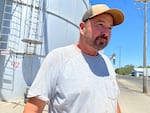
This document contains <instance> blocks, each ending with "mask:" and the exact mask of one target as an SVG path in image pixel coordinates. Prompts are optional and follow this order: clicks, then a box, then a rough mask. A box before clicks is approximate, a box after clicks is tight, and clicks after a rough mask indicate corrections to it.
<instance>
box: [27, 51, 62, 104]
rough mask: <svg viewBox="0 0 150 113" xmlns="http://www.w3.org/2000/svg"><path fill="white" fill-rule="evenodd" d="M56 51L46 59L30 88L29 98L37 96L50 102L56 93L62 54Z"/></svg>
mask: <svg viewBox="0 0 150 113" xmlns="http://www.w3.org/2000/svg"><path fill="white" fill-rule="evenodd" d="M56 53H57V52H56V51H52V52H50V53H49V54H48V55H47V56H46V58H45V59H44V61H43V63H42V65H41V67H40V69H39V71H38V73H37V75H36V77H35V80H34V81H33V83H32V85H31V87H30V89H29V92H28V98H31V97H37V98H39V99H41V100H43V101H45V102H47V103H49V102H50V99H51V98H53V96H54V95H55V87H56V82H57V77H58V75H59V74H60V70H61V65H60V64H61V58H60V54H56Z"/></svg>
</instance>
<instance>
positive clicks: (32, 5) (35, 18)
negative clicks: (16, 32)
mask: <svg viewBox="0 0 150 113" xmlns="http://www.w3.org/2000/svg"><path fill="white" fill-rule="evenodd" d="M27 4H28V7H27V10H26V17H25V26H24V38H23V39H22V41H23V42H25V44H26V48H25V53H26V54H32V55H37V54H39V55H40V54H41V47H42V40H43V39H42V37H43V0H27ZM37 48H38V49H37ZM37 52H38V53H37Z"/></svg>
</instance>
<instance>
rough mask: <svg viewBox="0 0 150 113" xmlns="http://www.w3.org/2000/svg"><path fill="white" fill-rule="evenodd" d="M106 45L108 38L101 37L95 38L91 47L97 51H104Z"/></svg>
mask: <svg viewBox="0 0 150 113" xmlns="http://www.w3.org/2000/svg"><path fill="white" fill-rule="evenodd" d="M107 44H108V37H106V36H104V35H101V36H98V37H96V38H95V40H94V42H93V46H94V48H95V49H97V50H102V49H104V48H105V47H106V46H107Z"/></svg>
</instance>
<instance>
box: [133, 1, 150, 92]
mask: <svg viewBox="0 0 150 113" xmlns="http://www.w3.org/2000/svg"><path fill="white" fill-rule="evenodd" d="M135 1H136V2H143V3H144V43H143V44H144V46H143V69H144V75H143V93H147V94H148V76H147V65H146V59H147V2H149V1H150V0H135Z"/></svg>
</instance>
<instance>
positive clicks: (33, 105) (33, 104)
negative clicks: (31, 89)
mask: <svg viewBox="0 0 150 113" xmlns="http://www.w3.org/2000/svg"><path fill="white" fill-rule="evenodd" d="M45 105H46V102H45V101H42V100H40V99H38V98H36V97H33V98H29V99H28V102H27V103H26V105H25V107H24V111H23V113H42V111H43V109H44V107H45Z"/></svg>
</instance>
